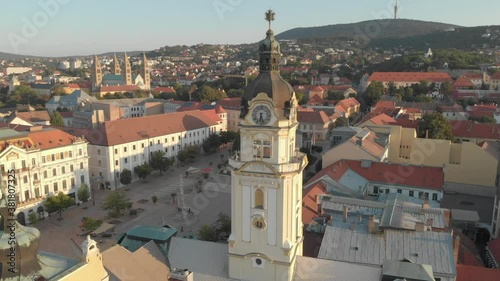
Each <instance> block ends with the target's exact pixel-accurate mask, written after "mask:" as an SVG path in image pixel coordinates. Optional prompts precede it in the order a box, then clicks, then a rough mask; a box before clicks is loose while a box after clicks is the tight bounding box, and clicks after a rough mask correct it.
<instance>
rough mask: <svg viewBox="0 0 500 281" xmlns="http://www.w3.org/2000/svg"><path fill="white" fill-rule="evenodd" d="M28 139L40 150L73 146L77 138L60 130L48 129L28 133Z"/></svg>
mask: <svg viewBox="0 0 500 281" xmlns="http://www.w3.org/2000/svg"><path fill="white" fill-rule="evenodd" d="M28 137H29V138H30V139H31V140H32V141H33V143H34V144H36V145H37V146H38V147H40V149H51V148H55V147H60V146H66V145H71V144H73V141H74V140H75V137H74V136H72V135H70V134H68V133H66V132H64V131H61V130H59V129H46V130H43V131H39V132H32V133H28Z"/></svg>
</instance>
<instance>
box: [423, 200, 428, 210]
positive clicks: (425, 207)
mask: <svg viewBox="0 0 500 281" xmlns="http://www.w3.org/2000/svg"><path fill="white" fill-rule="evenodd" d="M428 208H429V199H425V200H424V203H423V204H422V209H424V210H426V209H428Z"/></svg>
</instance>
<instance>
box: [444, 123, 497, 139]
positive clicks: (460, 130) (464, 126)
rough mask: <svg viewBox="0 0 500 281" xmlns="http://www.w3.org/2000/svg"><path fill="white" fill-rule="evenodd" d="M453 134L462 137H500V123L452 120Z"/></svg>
mask: <svg viewBox="0 0 500 281" xmlns="http://www.w3.org/2000/svg"><path fill="white" fill-rule="evenodd" d="M450 124H451V129H452V131H453V135H454V136H456V137H461V138H475V139H494V140H496V139H500V125H498V124H488V123H484V124H481V123H475V122H472V121H450Z"/></svg>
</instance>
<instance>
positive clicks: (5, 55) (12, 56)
mask: <svg viewBox="0 0 500 281" xmlns="http://www.w3.org/2000/svg"><path fill="white" fill-rule="evenodd" d="M142 52H143V51H131V52H128V51H127V55H128V56H130V57H135V56H138V55H140V54H142ZM146 52H148V51H146ZM113 54H114V52H107V53H102V54H97V55H98V56H100V57H104V56H107V57H109V56H113ZM91 55H93V54H89V55H73V56H61V57H45V56H31V55H16V54H10V53H4V52H0V60H18V59H23V58H42V59H46V58H57V59H64V58H68V59H69V58H82V57H89V56H91ZM116 55H117V56H122V55H123V52H116Z"/></svg>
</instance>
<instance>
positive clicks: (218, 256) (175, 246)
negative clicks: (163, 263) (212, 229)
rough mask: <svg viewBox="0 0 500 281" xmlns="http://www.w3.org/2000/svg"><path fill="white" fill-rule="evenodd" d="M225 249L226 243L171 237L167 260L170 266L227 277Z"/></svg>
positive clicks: (226, 247)
mask: <svg viewBox="0 0 500 281" xmlns="http://www.w3.org/2000/svg"><path fill="white" fill-rule="evenodd" d="M227 249H228V245H227V244H221V243H213V242H206V241H199V240H193V239H185V238H179V237H172V239H171V241H170V249H169V251H168V260H169V262H170V266H171V268H174V267H175V268H187V269H189V270H191V271H193V272H196V273H198V274H202V275H203V274H205V275H210V276H217V277H224V278H227V277H228V258H227ZM195 276H196V274H195ZM197 280H198V279H197ZM203 280H210V279H203ZM214 280H219V279H214ZM221 280H224V279H221Z"/></svg>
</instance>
